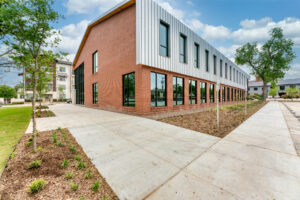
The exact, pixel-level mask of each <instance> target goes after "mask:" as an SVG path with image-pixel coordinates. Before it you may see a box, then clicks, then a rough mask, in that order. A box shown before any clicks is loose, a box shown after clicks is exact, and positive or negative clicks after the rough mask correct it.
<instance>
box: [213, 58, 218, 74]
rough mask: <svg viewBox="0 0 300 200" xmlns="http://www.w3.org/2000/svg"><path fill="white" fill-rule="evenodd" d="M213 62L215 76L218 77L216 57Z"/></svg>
mask: <svg viewBox="0 0 300 200" xmlns="http://www.w3.org/2000/svg"><path fill="white" fill-rule="evenodd" d="M213 62H214V75H217V56H216V55H214V57H213Z"/></svg>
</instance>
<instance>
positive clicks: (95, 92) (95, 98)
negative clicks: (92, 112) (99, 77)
mask: <svg viewBox="0 0 300 200" xmlns="http://www.w3.org/2000/svg"><path fill="white" fill-rule="evenodd" d="M92 89H93V91H92V93H93V104H98V103H99V101H98V82H96V83H93V84H92Z"/></svg>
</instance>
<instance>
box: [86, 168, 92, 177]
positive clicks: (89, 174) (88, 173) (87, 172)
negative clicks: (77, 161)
mask: <svg viewBox="0 0 300 200" xmlns="http://www.w3.org/2000/svg"><path fill="white" fill-rule="evenodd" d="M84 177H85V178H86V179H90V178H91V177H92V174H91V170H90V169H88V170H86V172H85V175H84Z"/></svg>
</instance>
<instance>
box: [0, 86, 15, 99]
mask: <svg viewBox="0 0 300 200" xmlns="http://www.w3.org/2000/svg"><path fill="white" fill-rule="evenodd" d="M0 97H2V98H5V99H11V98H15V97H17V92H16V90H15V89H14V88H12V87H9V86H7V85H1V86H0Z"/></svg>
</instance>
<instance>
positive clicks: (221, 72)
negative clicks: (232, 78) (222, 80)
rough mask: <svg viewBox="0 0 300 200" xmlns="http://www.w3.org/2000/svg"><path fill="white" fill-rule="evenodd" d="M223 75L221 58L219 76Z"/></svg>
mask: <svg viewBox="0 0 300 200" xmlns="http://www.w3.org/2000/svg"><path fill="white" fill-rule="evenodd" d="M222 76H223V60H222V59H220V77H222Z"/></svg>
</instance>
